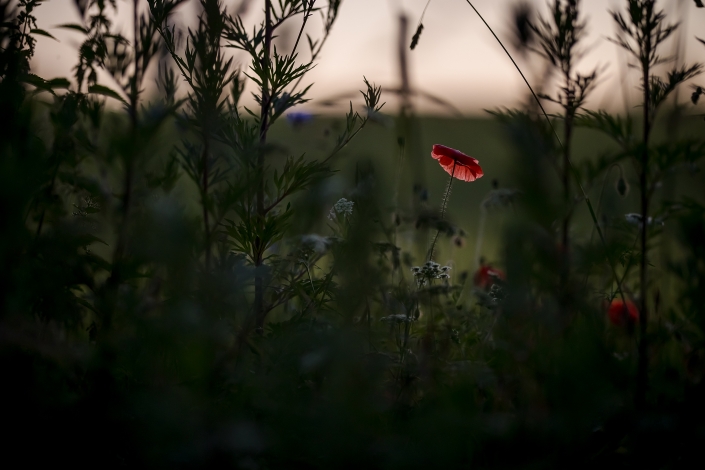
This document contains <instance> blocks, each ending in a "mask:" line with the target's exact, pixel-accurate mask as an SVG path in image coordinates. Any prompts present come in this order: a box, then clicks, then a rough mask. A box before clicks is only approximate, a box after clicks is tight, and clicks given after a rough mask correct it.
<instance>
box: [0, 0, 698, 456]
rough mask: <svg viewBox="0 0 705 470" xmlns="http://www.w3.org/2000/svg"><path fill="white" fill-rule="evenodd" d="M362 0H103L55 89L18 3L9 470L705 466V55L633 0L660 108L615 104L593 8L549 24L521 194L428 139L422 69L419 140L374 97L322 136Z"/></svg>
mask: <svg viewBox="0 0 705 470" xmlns="http://www.w3.org/2000/svg"><path fill="white" fill-rule="evenodd" d="M353 1H354V0H353ZM341 3H342V0H330V1H327V2H323V1H314V0H277V1H270V0H260V1H255V2H242V3H240V4H234V5H231V4H226V3H223V2H221V1H219V0H200V2H196V1H191V2H185V1H182V0H132V1H130V2H121V3H117V2H113V1H110V0H108V1H105V0H82V1H78V0H77V1H76V7H77V8H78V9H79V11H80V12H81V17H82V18H83V21H82V22H81V23H80V24H71V25H63V27H64V28H68V29H71V30H74V31H76V32H78V33H80V34H81V37H82V39H81V41H82V42H81V46H80V48H79V49H78V51H77V60H76V67H75V68H74V75H73V76H72V77H68V78H54V79H47V78H46V77H39V76H37V75H35V74H33V73H32V70H31V68H30V63H31V58H32V56H33V53H34V50H35V47H36V38H37V37H39V36H51V34H52V33H51V31H44V30H41V29H38V28H37V25H36V23H35V20H34V16H33V15H34V11H35V9H36V8H42V6H41V5H40V2H39V0H20V1H19V2H15V1H12V0H0V17H1V18H2V23H1V24H0V46H1V49H0V120H1V124H2V125H0V263H1V264H0V266H1V267H2V269H1V270H0V374H1V375H0V377H1V381H0V390H1V391H2V393H1V394H0V417H1V420H0V426H2V436H3V437H2V440H1V441H0V442H2V445H1V446H0V449H2V453H1V454H0V459H2V460H1V461H2V462H3V466H4V467H5V468H11V467H13V468H14V466H19V465H21V466H22V467H29V466H31V465H36V464H44V465H61V464H69V465H72V466H74V467H84V466H85V467H87V466H92V467H96V468H113V467H116V468H122V467H125V468H197V467H198V468H203V467H210V466H213V467H216V466H217V467H232V468H243V469H275V468H278V469H290V468H312V469H313V468H316V469H342V468H356V469H357V468H379V469H397V468H398V469H412V468H599V467H603V468H634V469H637V468H638V469H647V468H654V469H676V468H699V466H700V465H702V459H703V458H702V449H703V446H704V445H705V380H704V379H705V335H704V334H705V198H704V197H703V193H702V188H703V187H704V186H705V185H704V183H705V180H704V179H703V174H702V173H701V172H700V171H699V165H701V164H702V160H703V156H705V139H704V138H703V135H705V134H704V133H703V130H704V129H705V122H703V121H702V117H701V116H697V113H698V104H699V101H700V97H701V95H702V94H703V89H702V88H701V87H700V85H702V84H703V81H702V77H699V74H700V72H701V66H700V65H699V64H688V63H684V62H683V58H682V56H681V55H679V53H678V51H677V50H676V53H675V54H674V53H673V52H672V51H673V50H674V49H673V48H672V47H671V46H670V44H671V43H672V41H674V39H675V38H679V39H680V41H681V43H683V42H687V43H692V44H693V46H698V47H700V50H701V51H702V52H703V56H705V44H701V43H704V42H705V41H703V40H702V39H697V38H694V37H693V36H692V35H688V34H684V35H681V36H679V34H681V33H680V32H679V31H680V30H679V29H678V28H677V20H678V18H670V17H667V16H666V15H665V14H664V13H663V12H662V11H661V9H660V8H662V6H661V5H660V4H659V3H665V2H655V1H653V0H625V1H622V2H621V3H620V8H619V10H617V11H615V12H614V14H613V17H614V20H615V24H616V26H617V31H618V33H617V34H616V35H615V36H614V37H612V38H611V39H612V40H613V41H614V42H615V44H616V46H617V47H619V48H621V49H622V50H624V52H625V56H626V57H629V63H630V64H631V65H632V66H633V67H632V69H631V70H632V72H633V73H634V75H629V76H630V77H633V78H634V83H632V84H631V85H629V86H633V87H635V88H636V89H638V90H639V92H640V96H641V99H640V101H639V103H632V105H636V106H637V107H634V106H631V107H630V111H634V110H636V111H638V113H639V115H629V114H623V115H612V114H609V113H607V112H604V111H589V110H587V109H585V105H586V103H587V99H588V98H589V96H590V94H591V93H592V92H593V90H594V88H595V86H598V84H599V82H600V79H601V78H602V74H604V73H605V72H604V70H602V69H597V70H595V71H594V72H590V73H587V74H580V73H578V72H576V70H577V66H578V64H579V62H580V58H581V51H582V50H584V47H585V46H584V45H583V42H584V41H583V39H584V38H583V36H584V32H585V28H587V27H588V25H587V24H585V23H584V20H583V18H582V16H581V14H580V4H581V2H579V1H577V0H567V1H558V0H556V1H551V2H550V11H551V15H550V16H547V17H541V16H540V15H537V14H536V13H535V12H534V11H533V10H532V8H530V5H528V4H522V3H518V4H517V5H518V6H516V8H515V9H514V10H513V12H512V20H513V21H514V23H513V24H514V32H515V37H514V38H512V40H511V41H507V44H510V45H511V48H512V49H513V52H512V53H513V54H514V55H516V56H517V57H518V56H523V57H525V58H527V59H528V61H529V62H531V63H532V64H540V65H539V68H541V67H543V68H544V70H542V71H541V73H540V76H541V77H542V79H541V80H540V82H541V83H543V86H542V87H540V88H538V87H534V88H533V89H532V90H530V91H529V89H528V88H527V97H528V99H527V101H526V105H525V106H524V107H523V108H521V109H516V110H505V111H500V112H495V113H494V114H495V116H494V119H496V122H497V124H496V125H494V127H488V128H492V129H497V132H496V133H494V134H493V133H492V132H490V133H486V135H485V138H486V139H487V140H492V139H494V140H496V141H502V143H503V145H504V146H500V144H480V143H478V144H477V145H478V146H480V145H490V146H492V145H495V146H496V148H497V149H498V152H499V149H502V151H503V152H505V153H507V152H508V154H507V155H505V156H504V157H502V158H503V160H502V161H503V162H505V164H503V165H502V168H501V169H500V168H499V166H498V165H497V163H496V162H495V161H493V160H491V159H490V156H489V155H487V156H483V155H480V154H478V153H477V152H476V149H460V150H462V151H456V150H454V149H453V148H448V147H445V146H450V147H460V145H459V144H460V143H462V142H465V141H464V140H463V137H462V135H464V133H465V131H463V130H460V131H459V132H458V135H457V136H456V137H453V136H449V137H447V138H448V139H449V141H435V138H436V136H440V135H444V136H446V135H447V134H441V133H440V132H441V131H440V130H439V133H438V134H434V133H433V132H432V135H430V136H429V137H423V136H424V135H426V136H428V133H427V134H424V131H423V130H422V127H423V125H424V123H425V122H427V121H424V120H423V119H419V118H417V117H416V116H415V115H414V112H413V100H412V97H413V96H414V92H413V90H411V89H410V87H409V84H408V80H405V78H404V77H405V74H404V73H402V80H401V86H400V88H399V89H397V90H393V91H391V93H392V94H394V96H396V98H395V99H398V100H399V101H400V103H401V106H400V110H399V113H398V115H396V116H393V117H392V116H389V115H384V114H383V111H385V110H383V108H382V106H383V103H384V101H385V99H387V96H386V95H385V93H386V91H385V90H381V89H380V88H378V87H377V86H375V85H374V84H373V83H372V82H371V81H370V82H368V81H367V80H366V79H364V80H363V79H362V77H361V88H362V94H361V96H360V97H359V98H361V99H362V100H363V101H364V102H363V103H361V104H350V107H349V109H350V111H349V113H348V114H347V116H346V117H345V118H343V119H333V118H330V119H319V118H315V117H313V116H310V115H307V114H304V113H301V112H298V110H297V109H298V108H296V107H297V106H298V105H300V104H302V103H303V102H305V101H306V93H307V91H308V88H307V86H308V85H307V81H306V73H307V72H308V71H309V70H310V69H311V67H312V66H313V65H314V64H315V62H316V61H317V60H318V58H319V55H320V52H321V51H322V50H323V48H324V46H325V43H326V38H327V37H328V34H329V33H330V31H331V30H332V28H333V27H334V24H335V21H336V19H337V17H338V15H339V13H340V12H341ZM467 3H468V4H469V5H468V8H470V7H472V8H473V9H474V8H475V7H474V6H473V5H472V4H471V3H470V2H467ZM248 4H249V6H250V7H251V8H259V9H261V10H262V11H263V12H264V15H263V17H264V20H263V22H261V23H259V24H252V23H248V22H247V21H246V20H247V18H249V17H248V16H246V15H245V10H246V8H244V7H245V6H247V5H248ZM700 7H702V4H701V3H700V2H698V1H695V2H689V3H688V7H687V8H684V10H683V11H685V12H687V14H688V15H696V14H697V15H700V16H702V17H703V19H704V20H705V10H701V9H699V8H700ZM116 8H122V9H124V8H128V9H130V11H132V12H133V13H134V14H133V19H134V21H133V23H132V24H133V25H134V28H133V29H132V30H131V31H130V32H127V33H124V34H123V33H120V32H119V30H118V29H117V27H116V25H115V23H114V18H115V14H116ZM183 8H195V11H196V12H197V14H198V16H197V19H194V21H193V22H192V23H191V24H189V25H188V28H187V27H186V26H187V25H184V24H181V23H180V22H179V21H180V20H179V18H182V19H183V18H184V17H183V16H176V15H174V13H175V12H178V11H179V10H180V9H183ZM400 24H401V25H402V28H401V31H402V34H401V35H400V36H401V41H402V44H405V45H408V44H411V42H412V36H413V45H414V48H415V47H423V43H424V37H423V34H422V29H423V28H422V27H419V28H418V29H417V31H416V34H415V35H414V34H412V33H413V31H407V30H406V29H405V25H406V24H407V23H406V20H402V21H401V23H400ZM282 25H287V26H288V27H290V28H293V30H294V31H296V32H298V34H297V35H295V36H294V38H295V42H293V43H292V44H289V45H288V47H287V48H284V47H281V46H277V47H275V44H278V43H277V34H278V32H279V31H280V28H282V27H283V26H282ZM698 33H699V34H701V36H702V35H705V31H699V32H695V33H694V34H696V35H697V34H698ZM690 34H693V33H690ZM698 41H699V42H698ZM458 47H459V48H461V47H463V46H462V45H458ZM285 49H286V50H285ZM234 50H236V51H238V54H239V55H238V57H240V58H242V57H247V59H246V60H244V61H243V62H242V63H235V62H234V61H233V60H232V59H231V58H230V57H232V52H233V51H234ZM407 53H410V52H409V50H408V47H406V46H405V47H402V48H400V59H402V60H400V62H401V63H402V64H404V63H405V61H404V60H403V59H404V57H405V54H407ZM507 60H509V59H507ZM402 70H403V67H402ZM363 73H364V70H363V71H361V72H360V74H361V76H362V74H363ZM527 75H530V74H528V73H527ZM99 76H102V77H109V80H110V81H105V82H101V83H98V78H99ZM527 78H528V79H529V80H528V81H527V84H528V83H530V82H531V81H532V80H531V77H530V76H528V77H527ZM155 79H156V82H157V87H156V88H155V87H152V85H151V84H152V83H153V82H154V80H155ZM699 80H700V85H699V84H698V83H699V82H698V81H699ZM245 90H247V93H249V92H252V93H253V94H254V98H255V100H254V102H255V104H254V105H252V106H248V107H245V106H243V105H242V104H241V102H240V101H241V100H240V98H241V97H242V96H243V93H245ZM679 97H680V98H679ZM700 104H701V103H700ZM544 107H546V108H547V109H548V110H549V111H550V112H551V114H547V113H546V112H545V111H544ZM292 108H294V109H292ZM312 120H313V121H312ZM464 122H466V121H458V122H457V123H455V124H453V123H452V122H451V123H450V124H448V123H446V124H445V125H444V126H445V127H446V131H447V129H448V128H451V127H453V126H454V125H455V126H458V127H461V128H462V124H463V123H464ZM476 125H477V126H488V124H487V123H476ZM384 126H387V127H384ZM381 130H384V131H381ZM426 132H428V131H426ZM434 132H435V131H434ZM468 132H471V131H470V130H468ZM380 136H382V137H380ZM385 138H386V139H387V142H386V143H381V140H383V139H385ZM425 138H432V139H434V141H432V142H430V143H429V142H425V141H424V139H425ZM366 139H369V140H368V141H366ZM450 140H453V141H450ZM390 142H391V144H390ZM588 142H589V145H588ZM431 143H432V144H442V145H437V146H434V147H431V145H430V144H431ZM382 147H384V148H387V149H391V152H390V151H380V149H381V148H382ZM361 148H365V149H366V150H365V151H364V152H363V151H362V150H359V149H361ZM355 149H358V150H355ZM432 149H433V158H431V156H430V155H429V154H430V153H431V151H432ZM358 151H359V153H360V154H359V155H357V154H355V153H356V152H358ZM465 151H467V152H472V153H473V156H475V157H477V158H478V159H479V163H478V162H476V161H474V160H473V159H472V158H471V157H469V156H467V155H465V154H464V153H463V152H465ZM375 152H377V153H375ZM367 156H372V157H374V158H366V157H367ZM496 158H499V156H497V157H496ZM338 170H342V171H338ZM444 170H445V171H444ZM500 172H501V173H500ZM483 173H484V176H483ZM493 180H494V181H493ZM497 180H499V181H497ZM499 183H501V184H499ZM444 185H446V186H444ZM443 187H445V188H446V190H445V192H441V189H442V188H443ZM471 187H472V188H482V191H481V195H478V191H479V190H478V189H472V190H469V189H467V188H471ZM451 189H452V190H453V192H452V194H451ZM472 191H474V192H472ZM473 195H474V196H473ZM459 196H463V200H458V197H459ZM473 197H474V199H473ZM498 221H501V223H498ZM11 462H14V464H11Z"/></svg>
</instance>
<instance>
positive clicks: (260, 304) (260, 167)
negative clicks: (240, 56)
mask: <svg viewBox="0 0 705 470" xmlns="http://www.w3.org/2000/svg"><path fill="white" fill-rule="evenodd" d="M264 16H265V20H264V21H265V35H264V54H263V55H264V56H263V58H262V61H263V63H262V67H263V69H264V70H265V73H264V76H265V77H267V76H268V75H269V72H268V69H269V68H270V67H271V63H270V62H271V52H272V33H273V25H272V1H271V0H265V7H264ZM269 94H270V90H269V80H267V78H264V79H263V81H262V107H261V111H260V135H259V146H260V148H259V152H258V154H257V172H256V173H257V179H258V181H257V200H256V204H257V225H258V233H260V234H262V233H263V232H264V219H265V216H266V211H265V207H264V156H265V147H266V146H267V130H268V128H269V107H270V103H271V101H272V99H271V96H269ZM263 244H264V241H263V240H261V239H259V238H258V239H257V240H255V253H254V255H255V256H254V262H255V269H257V268H259V267H260V266H262V264H263V261H264V246H263ZM264 316H265V310H264V279H263V277H262V274H261V270H259V269H257V273H256V274H255V328H256V329H257V332H258V333H260V334H262V333H263V332H264V330H263V328H264Z"/></svg>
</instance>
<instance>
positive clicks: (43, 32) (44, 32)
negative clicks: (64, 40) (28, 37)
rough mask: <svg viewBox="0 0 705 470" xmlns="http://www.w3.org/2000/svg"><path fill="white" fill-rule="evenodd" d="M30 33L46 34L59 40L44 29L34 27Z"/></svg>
mask: <svg viewBox="0 0 705 470" xmlns="http://www.w3.org/2000/svg"><path fill="white" fill-rule="evenodd" d="M29 34H38V35H39V36H46V37H48V38H52V39H53V40H54V41H58V39H56V38H55V37H54V36H52V35H51V34H49V33H48V32H46V31H44V30H43V29H33V30H31V31H30V32H29Z"/></svg>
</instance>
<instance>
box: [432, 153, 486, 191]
mask: <svg viewBox="0 0 705 470" xmlns="http://www.w3.org/2000/svg"><path fill="white" fill-rule="evenodd" d="M431 157H432V158H434V159H435V160H437V161H438V163H439V164H440V165H441V167H442V168H443V169H444V170H445V171H446V173H448V174H449V175H452V176H454V177H455V178H458V179H459V180H461V181H468V182H469V181H475V180H476V179H478V178H482V176H483V175H484V173H483V171H482V168H481V167H480V164H479V163H480V162H478V161H477V160H476V159H474V158H472V157H470V156H468V155H465V154H464V153H463V152H461V151H460V150H456V149H453V148H450V147H446V146H445V145H441V144H435V145H434V146H433V150H432V151H431Z"/></svg>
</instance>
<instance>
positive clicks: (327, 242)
mask: <svg viewBox="0 0 705 470" xmlns="http://www.w3.org/2000/svg"><path fill="white" fill-rule="evenodd" d="M301 243H302V244H304V245H305V246H307V247H309V248H311V249H312V250H313V251H315V252H317V253H325V252H326V251H327V250H328V248H329V247H330V246H331V244H332V240H331V239H330V238H329V237H323V236H321V235H318V234H316V233H310V234H307V235H303V236H302V237H301Z"/></svg>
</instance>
